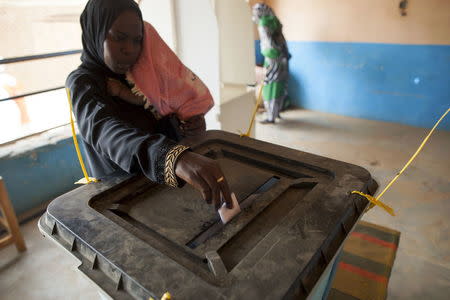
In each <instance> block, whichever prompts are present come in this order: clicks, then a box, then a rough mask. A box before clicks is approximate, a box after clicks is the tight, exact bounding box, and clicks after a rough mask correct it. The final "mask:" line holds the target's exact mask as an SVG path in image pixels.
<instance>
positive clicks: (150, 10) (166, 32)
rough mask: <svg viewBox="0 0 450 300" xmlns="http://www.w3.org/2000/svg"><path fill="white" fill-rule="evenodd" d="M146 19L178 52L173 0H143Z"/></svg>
mask: <svg viewBox="0 0 450 300" xmlns="http://www.w3.org/2000/svg"><path fill="white" fill-rule="evenodd" d="M140 8H141V11H142V16H143V18H144V20H145V21H147V22H149V23H150V24H152V25H153V27H155V29H156V31H158V33H159V35H160V36H161V37H162V39H163V40H164V41H165V42H166V44H167V45H169V47H170V48H171V49H172V50H173V51H174V52H175V53H176V52H177V45H176V28H175V16H174V13H175V9H174V1H173V0H164V1H161V0H143V1H142V2H141V4H140Z"/></svg>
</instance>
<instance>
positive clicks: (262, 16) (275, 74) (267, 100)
mask: <svg viewBox="0 0 450 300" xmlns="http://www.w3.org/2000/svg"><path fill="white" fill-rule="evenodd" d="M253 21H254V22H255V23H256V24H258V32H259V37H260V40H261V54H262V55H263V56H264V69H265V73H266V74H265V79H264V87H263V99H264V107H265V109H266V112H267V119H266V120H264V121H262V122H261V123H263V124H267V123H275V120H276V118H279V117H280V111H281V110H282V109H283V107H284V106H286V105H285V103H284V102H285V101H286V99H287V96H288V93H287V84H288V79H289V58H290V54H289V52H288V49H287V45H286V40H285V39H284V36H283V33H282V25H281V23H280V21H279V20H278V18H277V17H276V16H275V14H274V13H273V11H272V9H271V8H270V7H269V6H268V5H267V4H264V3H258V4H255V5H254V6H253Z"/></svg>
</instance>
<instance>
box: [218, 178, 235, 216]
mask: <svg viewBox="0 0 450 300" xmlns="http://www.w3.org/2000/svg"><path fill="white" fill-rule="evenodd" d="M219 186H220V191H221V192H222V196H223V201H224V202H225V203H226V204H227V208H229V209H231V208H233V200H232V199H231V192H230V187H229V186H228V182H227V179H226V178H225V177H223V180H222V181H220V182H219Z"/></svg>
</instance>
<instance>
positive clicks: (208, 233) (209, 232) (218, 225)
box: [186, 176, 280, 249]
mask: <svg viewBox="0 0 450 300" xmlns="http://www.w3.org/2000/svg"><path fill="white" fill-rule="evenodd" d="M279 180H280V177H277V176H273V177H271V178H270V179H269V180H267V181H266V182H265V183H264V184H262V185H261V186H259V187H258V188H257V189H256V190H255V191H254V192H253V193H252V194H250V195H249V196H248V197H246V198H245V199H244V200H242V201H239V199H238V202H239V205H240V206H241V210H244V209H246V208H247V207H248V206H250V205H251V204H252V203H253V201H255V199H257V196H258V195H260V194H262V193H264V192H266V191H268V190H270V189H271V188H272V187H273V186H274V185H275V184H276V183H277V182H278V181H279ZM225 226H226V224H223V223H222V222H221V221H220V219H219V220H217V221H215V222H214V223H212V224H211V225H210V226H209V227H207V228H206V229H205V230H204V231H202V232H201V233H199V234H198V235H197V236H195V237H194V238H193V239H192V240H190V241H189V242H187V243H186V246H188V247H189V248H191V249H195V248H197V247H198V246H199V245H200V244H203V243H204V242H205V241H206V240H208V239H209V238H210V237H212V236H214V234H216V233H217V232H219V231H220V230H222V229H223V228H224V227H225Z"/></svg>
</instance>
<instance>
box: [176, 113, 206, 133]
mask: <svg viewBox="0 0 450 300" xmlns="http://www.w3.org/2000/svg"><path fill="white" fill-rule="evenodd" d="M180 129H181V131H182V132H183V135H184V136H194V135H199V134H201V133H203V132H205V131H206V122H205V117H204V116H203V115H197V116H193V117H191V118H189V119H187V120H186V121H182V122H181V126H180Z"/></svg>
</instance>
